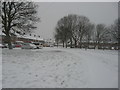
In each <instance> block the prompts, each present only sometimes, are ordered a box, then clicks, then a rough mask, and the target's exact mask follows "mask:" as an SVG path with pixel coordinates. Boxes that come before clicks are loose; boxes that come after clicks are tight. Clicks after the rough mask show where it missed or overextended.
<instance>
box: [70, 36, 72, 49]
mask: <svg viewBox="0 0 120 90" xmlns="http://www.w3.org/2000/svg"><path fill="white" fill-rule="evenodd" d="M70 48H72V38H71V39H70Z"/></svg>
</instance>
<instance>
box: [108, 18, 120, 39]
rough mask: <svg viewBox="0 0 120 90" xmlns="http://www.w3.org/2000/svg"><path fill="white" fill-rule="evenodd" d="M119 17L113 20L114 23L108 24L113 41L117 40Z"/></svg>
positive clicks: (119, 24)
mask: <svg viewBox="0 0 120 90" xmlns="http://www.w3.org/2000/svg"><path fill="white" fill-rule="evenodd" d="M119 28H120V19H117V20H115V22H114V24H112V25H111V26H110V33H111V35H112V40H113V41H119V39H120V38H119V35H118V34H119Z"/></svg>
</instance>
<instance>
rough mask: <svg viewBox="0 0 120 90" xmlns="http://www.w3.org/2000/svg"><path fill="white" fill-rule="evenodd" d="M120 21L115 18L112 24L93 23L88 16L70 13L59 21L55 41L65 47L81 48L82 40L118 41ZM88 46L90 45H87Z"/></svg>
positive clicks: (97, 41)
mask: <svg viewBox="0 0 120 90" xmlns="http://www.w3.org/2000/svg"><path fill="white" fill-rule="evenodd" d="M119 23H120V21H119V20H115V22H114V24H112V25H111V26H106V25H105V24H97V25H95V24H93V23H91V22H90V20H89V19H88V18H87V17H86V16H79V15H75V14H70V15H68V16H64V17H63V18H61V19H60V20H59V21H58V22H57V26H56V28H55V36H54V37H55V41H56V42H57V44H58V43H63V47H66V48H67V46H68V44H69V45H70V47H79V48H81V45H82V42H87V43H88V45H89V43H90V42H94V43H97V45H99V43H108V42H117V41H118V40H119V38H118V26H119V25H120V24H119ZM86 47H88V46H86Z"/></svg>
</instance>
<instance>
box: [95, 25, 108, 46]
mask: <svg viewBox="0 0 120 90" xmlns="http://www.w3.org/2000/svg"><path fill="white" fill-rule="evenodd" d="M106 33H107V29H106V26H105V25H104V24H98V25H97V26H96V44H97V45H98V48H99V44H100V43H101V42H103V41H104V40H105V39H106V37H107V35H108V34H106Z"/></svg>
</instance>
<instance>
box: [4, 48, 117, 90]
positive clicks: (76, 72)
mask: <svg viewBox="0 0 120 90" xmlns="http://www.w3.org/2000/svg"><path fill="white" fill-rule="evenodd" d="M2 70H3V71H2V87H3V88H117V87H118V51H114V50H84V49H70V48H68V49H63V48H49V47H48V48H43V49H36V50H22V49H13V50H8V49H3V50H2Z"/></svg>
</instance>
